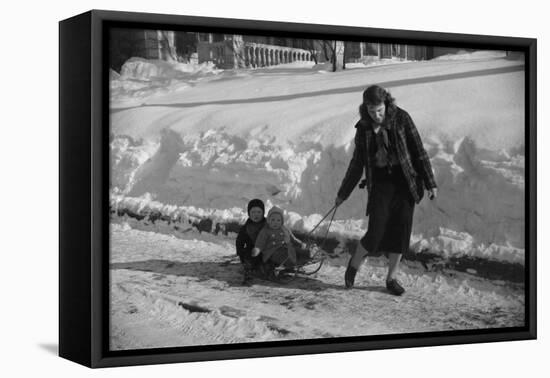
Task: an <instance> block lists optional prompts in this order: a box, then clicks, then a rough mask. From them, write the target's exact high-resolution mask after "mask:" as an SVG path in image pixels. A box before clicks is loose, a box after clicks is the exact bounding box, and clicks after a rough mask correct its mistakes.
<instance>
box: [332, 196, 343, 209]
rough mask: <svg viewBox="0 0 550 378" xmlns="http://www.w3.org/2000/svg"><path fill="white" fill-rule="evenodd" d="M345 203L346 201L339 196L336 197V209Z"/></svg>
mask: <svg viewBox="0 0 550 378" xmlns="http://www.w3.org/2000/svg"><path fill="white" fill-rule="evenodd" d="M343 202H344V200H343V199H342V198H340V197H338V196H336V199H335V200H334V205H336V207H338V206H340V205H341V204H342V203H343Z"/></svg>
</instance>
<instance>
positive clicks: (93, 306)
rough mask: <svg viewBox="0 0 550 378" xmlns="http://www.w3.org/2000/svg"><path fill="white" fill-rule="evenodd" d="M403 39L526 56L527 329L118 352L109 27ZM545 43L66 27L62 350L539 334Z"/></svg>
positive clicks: (270, 28) (313, 346)
mask: <svg viewBox="0 0 550 378" xmlns="http://www.w3.org/2000/svg"><path fill="white" fill-rule="evenodd" d="M111 27H128V28H141V29H153V30H155V29H165V30H186V31H197V32H203V31H204V32H209V33H224V34H250V35H275V34H276V35H278V36H286V37H292V38H315V39H331V40H332V39H336V40H346V41H365V40H369V41H373V42H382V43H391V42H397V41H398V42H399V43H401V44H409V45H427V46H430V45H443V46H445V47H464V48H478V49H495V50H507V51H518V52H523V53H524V54H525V96H526V98H525V104H526V105H525V106H526V107H525V143H526V145H525V149H526V165H527V166H526V169H525V183H526V187H525V233H526V238H525V251H526V254H525V275H526V276H525V326H524V327H513V328H498V329H482V330H463V331H442V332H426V333H407V334H392V335H376V336H357V337H341V338H340V337H339V338H335V339H328V338H327V339H312V340H292V341H271V342H252V343H242V344H241V343H240V344H223V345H207V346H186V347H174V348H172V347H171V348H155V349H139V350H127V351H110V350H109V311H108V310H109V171H110V166H109V86H108V77H109V69H108V67H109V61H108V58H109V56H108V46H109V40H108V32H107V31H108V29H109V28H111ZM536 54H537V52H536V39H531V38H516V37H500V36H486V35H472V34H456V33H436V32H424V31H408V30H390V29H379V28H366V27H350V26H335V25H320V24H301V23H286V22H272V21H254V20H239V19H227V18H212V17H196V16H179V15H163V14H149V13H130V12H114V11H100V10H92V11H89V12H86V13H84V14H81V15H79V16H75V17H72V18H70V19H67V20H63V21H60V23H59V128H60V129H59V130H60V132H59V172H60V173H59V187H60V189H59V215H60V216H59V219H60V220H59V222H60V223H59V355H60V356H61V357H64V358H67V359H69V360H72V361H75V362H78V363H81V364H83V365H86V366H89V367H110V366H121V365H142V364H158V363H171V362H189V361H205V360H220V359H234V358H252V357H266V356H282V355H299V354H312V353H329V352H345V351H358V350H371V349H388V348H407V347H420V346H437V345H449V344H467V343H480V342H496V341H512V340H527V339H536V334H537V324H536V321H537V319H536V305H537V304H536V98H537V97H536V87H537V86H536V57H537V55H536Z"/></svg>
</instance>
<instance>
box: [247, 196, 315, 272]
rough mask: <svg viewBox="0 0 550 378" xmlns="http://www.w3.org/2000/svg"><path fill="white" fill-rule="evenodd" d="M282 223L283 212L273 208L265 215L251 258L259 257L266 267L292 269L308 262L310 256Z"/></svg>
mask: <svg viewBox="0 0 550 378" xmlns="http://www.w3.org/2000/svg"><path fill="white" fill-rule="evenodd" d="M283 223H284V218H283V211H282V210H281V209H280V208H278V207H277V206H273V207H272V208H271V210H269V213H268V215H267V223H266V225H265V226H264V228H262V230H261V231H260V233H259V234H258V237H257V239H256V243H255V245H254V249H253V250H252V256H259V257H261V259H262V261H263V262H264V263H267V264H268V265H269V264H271V265H272V266H281V265H282V266H284V267H286V268H293V267H295V266H296V264H298V263H302V262H304V261H306V260H308V259H309V258H310V254H309V251H308V250H307V246H306V244H305V243H303V242H302V241H301V240H300V239H298V238H297V237H296V236H294V234H293V233H292V232H291V231H290V230H289V229H288V228H287V227H285V225H284V224H283Z"/></svg>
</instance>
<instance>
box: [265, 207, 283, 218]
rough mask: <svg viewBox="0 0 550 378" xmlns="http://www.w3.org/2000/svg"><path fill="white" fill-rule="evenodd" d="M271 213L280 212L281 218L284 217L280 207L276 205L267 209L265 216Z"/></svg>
mask: <svg viewBox="0 0 550 378" xmlns="http://www.w3.org/2000/svg"><path fill="white" fill-rule="evenodd" d="M273 214H280V215H281V219H282V220H283V221H284V219H285V217H284V213H283V210H282V209H281V208H279V207H277V206H273V207H272V208H271V209H269V213H267V217H268V218H269V217H270V216H271V215H273Z"/></svg>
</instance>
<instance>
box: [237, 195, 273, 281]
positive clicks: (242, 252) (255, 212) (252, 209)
mask: <svg viewBox="0 0 550 378" xmlns="http://www.w3.org/2000/svg"><path fill="white" fill-rule="evenodd" d="M247 210H248V219H247V220H246V223H245V224H244V225H243V226H242V227H241V229H240V230H239V234H238V235H237V240H236V242H235V245H236V248H237V255H238V256H239V258H240V260H241V263H242V264H243V266H244V282H245V283H246V282H248V281H249V280H250V278H251V275H252V272H253V271H254V270H256V269H258V267H259V265H260V264H261V262H262V260H261V258H260V257H259V256H252V249H253V248H254V243H255V242H256V238H257V237H258V234H259V232H260V231H261V230H262V228H263V227H264V226H265V224H266V219H265V217H264V213H265V207H264V203H263V202H262V201H261V200H259V199H253V200H252V201H250V202H249V203H248V206H247Z"/></svg>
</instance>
